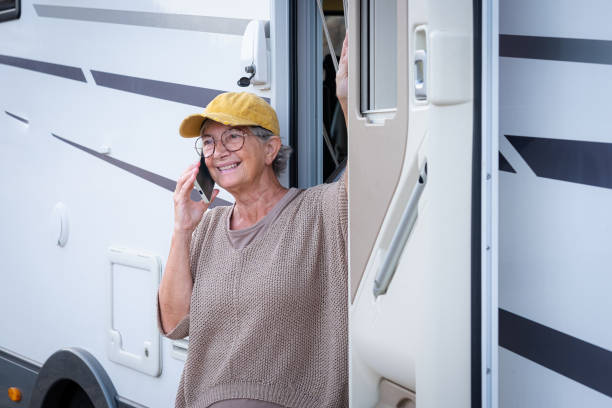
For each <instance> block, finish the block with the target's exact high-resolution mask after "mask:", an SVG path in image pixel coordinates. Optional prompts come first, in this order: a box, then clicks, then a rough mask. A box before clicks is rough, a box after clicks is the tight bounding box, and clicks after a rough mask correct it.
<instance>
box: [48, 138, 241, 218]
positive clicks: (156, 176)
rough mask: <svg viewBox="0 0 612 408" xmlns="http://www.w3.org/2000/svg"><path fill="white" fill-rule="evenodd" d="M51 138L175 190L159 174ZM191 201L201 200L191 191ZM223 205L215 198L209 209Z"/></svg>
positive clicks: (174, 182)
mask: <svg viewBox="0 0 612 408" xmlns="http://www.w3.org/2000/svg"><path fill="white" fill-rule="evenodd" d="M51 135H52V136H53V137H55V138H56V139H59V140H61V141H62V142H65V143H68V144H69V145H71V146H74V147H76V148H77V149H80V150H82V151H84V152H86V153H89V154H91V155H92V156H95V157H97V158H98V159H102V160H104V161H105V162H107V163H110V164H112V165H113V166H116V167H119V168H120V169H123V170H125V171H127V172H129V173H132V174H134V175H135V176H138V177H140V178H142V179H145V180H147V181H150V182H151V183H153V184H155V185H158V186H160V187H162V188H165V189H166V190H169V191H172V192H174V189H175V188H176V181H174V180H171V179H169V178H166V177H164V176H160V175H159V174H155V173H152V172H150V171H148V170H145V169H141V168H140V167H136V166H134V165H132V164H129V163H126V162H124V161H121V160H117V159H115V158H113V157H109V156H107V155H104V154H102V153H98V152H96V151H95V150H92V149H90V148H88V147H85V146H82V145H80V144H78V143H75V142H73V141H70V140H68V139H64V138H63V137H61V136H58V135H56V134H53V133H52V134H51ZM191 199H192V200H193V201H200V200H201V199H202V198H201V197H200V195H199V194H198V193H197V192H196V191H195V190H192V191H191ZM224 205H231V203H230V202H229V201H225V200H223V199H221V198H215V201H213V202H212V204H211V205H210V208H214V207H218V206H224Z"/></svg>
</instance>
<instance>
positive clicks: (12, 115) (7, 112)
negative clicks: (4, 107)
mask: <svg viewBox="0 0 612 408" xmlns="http://www.w3.org/2000/svg"><path fill="white" fill-rule="evenodd" d="M4 113H6V114H7V115H9V116H10V117H11V118H15V119H17V120H18V121H20V122H23V123H25V124H26V125H27V124H29V123H30V121H29V120H27V119H24V118H22V117H21V116H17V115H15V114H14V113H11V112H9V111H4Z"/></svg>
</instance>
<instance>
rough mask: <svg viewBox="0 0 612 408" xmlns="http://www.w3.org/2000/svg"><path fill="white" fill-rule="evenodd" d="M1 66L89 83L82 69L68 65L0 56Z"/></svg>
mask: <svg viewBox="0 0 612 408" xmlns="http://www.w3.org/2000/svg"><path fill="white" fill-rule="evenodd" d="M0 64H4V65H10V66H13V67H17V68H23V69H29V70H30V71H36V72H42V73H43V74H49V75H55V76H58V77H62V78H67V79H73V80H75V81H80V82H87V80H86V79H85V74H84V73H83V70H81V68H77V67H71V66H68V65H60V64H52V63H50V62H43V61H36V60H31V59H26V58H18V57H12V56H10V55H0Z"/></svg>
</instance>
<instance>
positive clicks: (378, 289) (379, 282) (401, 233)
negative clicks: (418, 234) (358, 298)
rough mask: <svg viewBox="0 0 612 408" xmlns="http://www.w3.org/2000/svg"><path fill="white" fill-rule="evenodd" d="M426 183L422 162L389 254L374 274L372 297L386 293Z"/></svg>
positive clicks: (414, 219)
mask: <svg viewBox="0 0 612 408" xmlns="http://www.w3.org/2000/svg"><path fill="white" fill-rule="evenodd" d="M426 183H427V162H424V163H423V165H422V166H421V169H420V170H419V179H418V180H417V183H416V185H415V186H414V189H413V190H412V194H411V195H410V199H409V200H408V205H407V206H406V209H405V210H404V213H403V214H402V218H401V220H400V223H399V226H398V227H397V230H395V234H394V235H393V239H391V244H390V245H389V252H388V253H387V256H386V257H385V261H384V263H383V265H382V267H381V268H380V269H379V271H378V273H377V274H376V278H375V279H374V290H373V292H374V297H375V298H376V297H378V296H379V295H383V294H385V293H386V292H387V288H388V287H389V284H390V283H391V279H393V274H394V273H395V269H396V268H397V263H398V262H399V258H400V255H401V254H402V252H403V251H404V247H405V246H406V242H407V241H408V237H410V232H411V231H412V228H413V227H414V223H415V221H416V218H417V214H418V205H419V199H420V198H421V194H422V193H423V189H424V188H425V184H426Z"/></svg>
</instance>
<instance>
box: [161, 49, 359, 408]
mask: <svg viewBox="0 0 612 408" xmlns="http://www.w3.org/2000/svg"><path fill="white" fill-rule="evenodd" d="M344 45H345V46H344V48H343V57H342V58H341V70H340V71H339V74H338V79H337V82H338V85H339V86H338V89H339V90H338V94H339V97H340V101H341V106H342V108H343V110H344V111H345V113H346V109H345V108H346V99H345V96H346V93H345V92H346V91H345V89H346V62H347V61H346V59H347V57H346V48H347V47H346V46H347V43H346V41H345V44H344ZM343 81H344V82H343ZM343 92H344V93H343ZM180 133H181V135H182V136H183V137H201V138H202V139H201V140H202V143H201V146H202V147H201V154H202V155H203V157H204V158H205V163H206V166H207V168H208V170H209V171H210V173H211V175H212V177H213V179H214V180H215V182H216V183H217V185H219V186H221V187H222V188H224V189H225V190H226V191H228V192H229V193H231V194H232V196H233V197H234V198H235V204H234V205H233V206H220V207H216V208H213V209H210V211H206V210H207V209H208V204H206V203H204V202H202V201H200V202H194V201H192V200H191V199H190V193H191V190H192V189H193V184H194V180H195V176H196V174H197V172H198V171H199V163H200V162H199V161H198V162H196V163H194V164H192V165H191V166H190V167H189V168H188V169H187V170H186V171H185V172H184V173H183V175H182V176H181V177H180V179H179V181H178V182H177V187H176V191H175V193H174V205H175V219H174V223H175V225H174V233H173V236H172V242H171V248H170V254H169V256H168V261H167V264H166V268H165V271H164V275H163V279H162V282H161V285H160V287H159V293H158V296H159V307H158V324H159V328H160V331H161V333H162V334H164V335H165V336H167V337H169V338H171V339H178V338H183V337H185V336H189V351H188V354H187V360H186V363H185V367H184V369H183V373H182V375H181V379H180V383H179V389H178V393H177V396H176V407H194V408H195V407H198V408H200V407H201V408H204V407H214V408H229V407H253V408H255V407H261V408H263V407H274V408H278V407H279V406H280V407H313V408H314V407H316V408H321V407H347V406H348V364H347V361H348V356H347V353H348V350H347V344H348V334H347V322H348V310H347V309H348V299H347V292H348V290H347V272H348V268H347V254H346V244H347V242H346V241H347V203H348V202H347V191H346V180H345V178H346V177H342V178H341V179H340V180H339V181H338V182H336V183H332V184H324V185H319V186H316V187H312V188H309V189H306V190H301V189H296V188H290V189H287V188H284V187H283V186H282V185H281V184H280V183H279V181H278V178H277V176H278V173H279V172H280V171H281V170H282V169H283V167H284V166H285V163H286V160H287V156H288V148H286V147H284V146H282V144H281V140H280V138H279V136H278V134H279V126H278V120H277V118H276V113H275V112H274V110H273V109H272V108H271V107H270V105H269V104H268V103H267V102H265V101H264V100H263V99H261V98H259V97H257V96H255V95H253V94H250V93H225V94H221V95H219V96H217V97H216V98H215V99H214V100H213V101H211V102H210V104H209V105H208V106H207V107H206V109H205V111H204V112H203V113H202V114H198V115H192V116H190V117H188V118H186V119H185V120H184V121H183V123H182V124H181V127H180ZM217 193H218V190H215V192H214V193H213V197H212V200H214V196H216V194H217ZM212 200H211V201H212Z"/></svg>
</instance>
